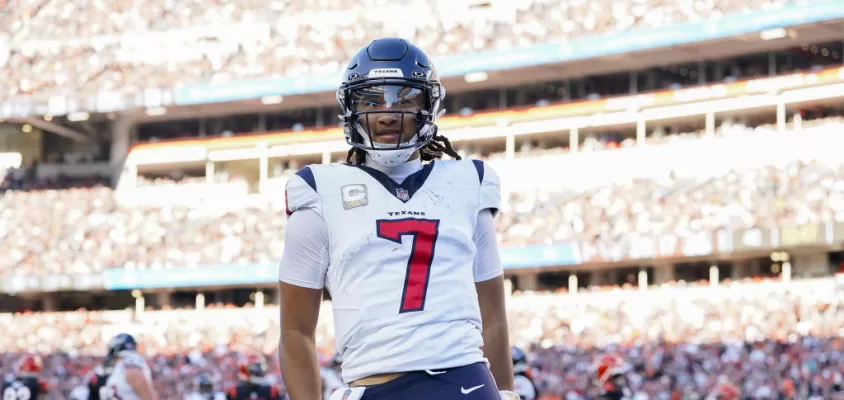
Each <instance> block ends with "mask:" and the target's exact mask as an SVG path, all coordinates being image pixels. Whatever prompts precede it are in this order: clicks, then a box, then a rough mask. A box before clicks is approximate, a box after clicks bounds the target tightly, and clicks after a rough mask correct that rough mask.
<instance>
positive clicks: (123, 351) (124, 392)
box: [99, 333, 158, 400]
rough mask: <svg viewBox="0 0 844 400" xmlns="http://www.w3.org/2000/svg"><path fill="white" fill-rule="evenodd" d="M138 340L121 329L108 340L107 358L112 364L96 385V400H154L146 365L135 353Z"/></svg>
mask: <svg viewBox="0 0 844 400" xmlns="http://www.w3.org/2000/svg"><path fill="white" fill-rule="evenodd" d="M137 348H138V343H137V342H136V341H135V338H134V337H132V335H129V334H127V333H121V334H119V335H117V336H115V337H114V338H112V339H111V340H110V341H109V342H108V355H107V357H108V358H109V359H113V360H114V368H113V369H112V371H111V374H110V375H109V376H108V379H106V383H105V385H104V386H103V387H101V388H100V391H99V392H100V400H115V399H120V400H156V399H158V394H157V393H156V391H155V388H153V386H152V373H151V372H150V369H149V366H148V365H147V363H146V360H144V358H143V357H141V355H140V354H138V353H137Z"/></svg>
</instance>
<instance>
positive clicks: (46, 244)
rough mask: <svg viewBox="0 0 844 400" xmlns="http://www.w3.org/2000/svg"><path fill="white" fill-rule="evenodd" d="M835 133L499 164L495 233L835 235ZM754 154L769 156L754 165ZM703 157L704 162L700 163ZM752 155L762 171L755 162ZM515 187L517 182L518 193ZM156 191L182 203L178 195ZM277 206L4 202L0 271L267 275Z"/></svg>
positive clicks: (535, 236) (841, 171)
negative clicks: (549, 172)
mask: <svg viewBox="0 0 844 400" xmlns="http://www.w3.org/2000/svg"><path fill="white" fill-rule="evenodd" d="M842 127H844V120H842V119H841V118H840V117H830V118H825V119H820V120H815V121H807V122H805V123H804V124H803V128H802V129H801V130H800V133H795V132H792V133H784V134H777V133H776V132H775V129H774V128H773V127H772V126H769V125H762V126H758V127H755V128H750V127H747V126H744V125H739V124H730V125H727V124H725V125H723V126H722V127H721V128H720V129H719V131H718V135H717V136H716V137H699V136H698V135H696V134H687V135H683V136H678V138H677V139H673V140H666V139H661V144H655V145H653V146H646V148H621V149H618V150H607V151H595V152H590V153H583V154H578V155H576V156H577V157H581V158H580V159H578V160H575V161H577V162H581V161H583V160H589V159H594V160H596V161H595V163H596V165H604V166H605V167H609V166H611V164H601V163H603V162H604V161H602V160H603V159H601V158H600V157H602V156H606V157H611V158H612V159H614V160H622V159H623V156H624V153H622V152H642V151H662V152H663V153H660V154H673V155H674V157H675V159H676V160H675V161H670V160H668V161H666V163H663V164H659V165H655V164H654V165H650V167H648V166H647V165H645V166H641V168H639V167H637V168H632V167H630V166H628V167H625V168H604V169H605V170H607V171H608V172H607V173H606V174H604V175H607V176H609V177H610V178H607V179H605V180H602V178H601V176H600V174H599V173H597V172H596V173H594V174H590V175H589V179H581V178H580V177H579V176H578V175H577V174H570V175H568V176H566V177H565V179H547V177H542V176H536V179H533V180H531V179H525V178H524V176H527V175H525V174H521V175H520V174H518V173H517V172H514V171H518V168H519V165H520V164H519V163H520V162H539V161H542V160H550V161H549V162H551V163H558V162H566V161H565V160H567V159H569V158H570V157H575V155H570V156H566V157H559V156H557V157H542V156H535V157H532V156H531V153H530V152H529V153H527V154H523V155H522V156H521V157H519V159H517V160H515V161H511V162H512V164H503V165H505V166H506V168H497V170H498V171H499V175H501V177H502V178H501V179H502V182H503V184H504V189H505V193H507V191H506V190H507V186H508V185H511V184H515V183H519V184H521V185H528V186H527V187H528V188H530V190H510V191H509V199H508V201H507V202H505V203H506V204H505V205H504V207H503V210H504V212H502V213H501V217H500V218H498V219H497V223H498V229H499V232H500V241H501V246H514V245H521V244H526V243H552V242H565V241H575V240H579V241H602V242H603V243H605V244H609V245H623V244H624V242H625V241H626V240H632V239H635V238H636V237H637V235H662V234H675V235H678V236H679V237H686V236H688V235H693V234H695V233H697V232H701V231H714V230H719V229H724V230H734V229H748V228H753V227H776V226H778V225H779V226H794V225H796V224H805V223H822V222H825V221H839V222H840V221H844V164H842V159H841V158H840V156H836V155H835V153H832V156H829V155H828V154H827V153H824V151H826V150H829V149H831V148H835V147H834V146H832V147H830V146H818V145H816V144H817V143H827V144H830V143H834V142H835V141H836V140H840V139H836V138H835V134H836V133H837V132H840V131H841V129H842ZM762 138H764V140H760V139H762ZM790 140H794V141H797V142H798V143H803V145H802V147H800V146H796V145H794V143H792V142H790ZM813 144H814V145H813ZM747 146H749V147H747ZM760 146H769V147H767V148H765V149H766V151H758V150H760V149H761V148H760ZM622 147H623V146H622ZM707 148H709V149H711V152H710V153H707V152H706V151H704V150H705V149H707ZM801 148H802V149H803V150H801ZM725 149H731V150H730V151H736V152H741V151H744V153H743V154H746V156H743V157H740V158H739V157H729V158H728V159H724V160H718V162H717V165H713V163H712V158H711V157H712V154H715V156H716V157H717V155H719V154H720V155H724V154H727V153H725V152H724V151H726V150H725ZM741 149H745V150H741ZM777 149H780V150H779V151H778V150H777ZM782 149H789V150H790V151H788V152H784V151H782ZM562 151H563V150H561V149H558V150H557V153H558V154H559V153H561V152H562ZM690 151H691V152H694V153H695V154H698V157H701V159H700V160H695V161H694V162H692V161H689V160H691V159H689V158H687V157H688V156H684V155H685V154H688V153H689V152H690ZM748 152H751V153H752V152H756V153H758V154H761V156H760V157H762V156H765V157H767V158H765V157H762V158H754V157H750V156H748V155H747V154H750V153H748ZM541 153H542V154H545V155H547V154H549V151H548V150H544V151H542V152H541ZM551 154H553V153H551ZM631 154H634V153H631ZM636 154H638V153H636ZM639 156H641V154H639ZM815 156H817V157H815ZM707 157H709V158H707ZM494 158H496V157H495V156H493V157H492V158H491V161H490V162H495V160H494ZM499 161H500V160H499ZM698 161H700V162H698ZM735 163H738V164H735ZM495 165H502V164H495ZM564 165H565V164H553V165H552V167H554V168H565V167H564ZM701 165H704V166H706V168H700V166H701ZM530 167H531V165H530V164H527V165H523V166H522V168H530ZM545 168H546V169H548V168H551V167H545ZM654 171H656V172H654ZM508 174H513V175H508ZM518 176H521V177H522V178H520V182H516V177H518ZM191 182H193V181H189V183H187V184H185V186H183V187H182V190H184V192H181V194H177V195H173V196H165V197H167V198H182V197H186V196H188V195H189V194H190V193H191V190H193V189H192V188H202V187H205V185H204V184H196V183H191ZM148 183H149V184H152V185H155V182H148ZM162 184H164V185H175V186H174V189H175V190H179V184H174V183H173V182H168V181H165V182H163V183H162ZM282 187H283V186H282ZM133 193H134V194H133V196H140V197H160V196H156V195H154V194H151V193H147V194H144V193H145V192H143V188H141V189H139V191H138V192H133ZM177 193H178V192H177ZM279 199H283V196H282V197H280V198H276V199H275V200H273V197H272V196H267V197H261V196H252V197H244V198H243V200H240V199H237V198H234V197H229V200H228V201H224V202H206V203H203V202H194V203H192V204H187V205H181V204H156V205H143V204H136V205H122V204H121V203H120V202H119V199H118V197H117V196H115V191H114V190H113V189H111V188H109V187H94V188H77V189H65V190H35V191H14V190H12V191H7V192H6V193H5V195H4V196H3V197H2V199H0V207H2V209H0V216H2V219H0V237H2V238H3V240H2V241H0V271H2V272H4V273H11V274H16V275H28V274H41V273H73V274H84V273H88V272H92V271H94V272H98V271H101V270H103V269H104V268H110V267H123V268H129V269H159V268H169V267H177V266H178V267H185V266H188V267H189V266H202V265H218V264H235V265H237V264H248V263H263V264H274V263H275V262H276V261H277V260H278V259H279V258H280V256H281V251H282V250H283V239H284V224H285V220H286V218H285V217H284V214H283V212H284V211H283V208H284V203H283V201H281V202H280V201H278V200H279ZM563 221H566V222H565V223H563ZM650 237H653V236H650Z"/></svg>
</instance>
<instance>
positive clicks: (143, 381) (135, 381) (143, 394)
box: [126, 365, 158, 400]
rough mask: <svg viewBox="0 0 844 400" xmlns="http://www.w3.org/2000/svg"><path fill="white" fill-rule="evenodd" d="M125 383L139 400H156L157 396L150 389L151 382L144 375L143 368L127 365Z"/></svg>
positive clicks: (152, 389)
mask: <svg viewBox="0 0 844 400" xmlns="http://www.w3.org/2000/svg"><path fill="white" fill-rule="evenodd" d="M126 382H128V383H129V386H131V387H132V390H133V391H134V392H135V393H136V394H137V395H138V397H139V398H140V399H141V400H158V394H157V393H156V392H155V388H153V387H152V382H150V380H149V379H147V376H146V374H144V370H143V368H141V367H135V366H130V365H127V366H126Z"/></svg>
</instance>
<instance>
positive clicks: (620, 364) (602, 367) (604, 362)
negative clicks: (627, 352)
mask: <svg viewBox="0 0 844 400" xmlns="http://www.w3.org/2000/svg"><path fill="white" fill-rule="evenodd" d="M593 370H594V373H595V384H596V386H597V387H598V390H599V393H600V395H599V396H598V399H601V400H621V399H623V398H625V396H627V392H628V389H627V377H626V376H625V367H624V360H622V359H621V358H620V357H618V356H617V355H615V354H604V355H602V356H600V357H598V360H597V361H596V362H595V365H594V367H593Z"/></svg>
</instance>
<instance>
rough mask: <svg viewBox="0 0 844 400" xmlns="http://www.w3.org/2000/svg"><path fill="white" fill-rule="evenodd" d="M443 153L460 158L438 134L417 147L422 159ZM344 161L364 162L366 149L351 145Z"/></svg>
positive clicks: (440, 155)
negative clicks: (428, 141) (420, 146)
mask: <svg viewBox="0 0 844 400" xmlns="http://www.w3.org/2000/svg"><path fill="white" fill-rule="evenodd" d="M443 154H448V155H449V156H450V157H451V158H453V159H455V160H460V159H462V158H461V157H460V154H457V151H455V150H454V147H452V146H451V141H449V140H448V138H447V137H445V136H442V135H440V134H436V135H434V140H432V141H431V142H430V143H428V144H426V145H424V146H422V148H421V149H419V157H420V158H422V161H431V160H433V159H435V158H442V156H443ZM346 162H347V163H349V164H358V165H360V164H363V163H365V162H366V151H365V150H363V149H359V148H357V147H352V148H351V149H349V153H348V154H346Z"/></svg>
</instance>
